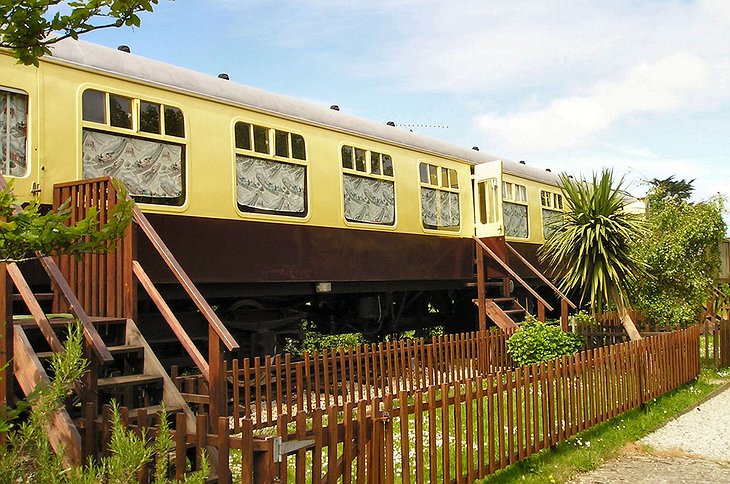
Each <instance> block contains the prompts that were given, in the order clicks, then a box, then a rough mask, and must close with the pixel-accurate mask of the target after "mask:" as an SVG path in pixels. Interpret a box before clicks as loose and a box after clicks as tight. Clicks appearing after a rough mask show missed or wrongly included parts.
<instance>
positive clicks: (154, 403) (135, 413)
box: [13, 314, 196, 462]
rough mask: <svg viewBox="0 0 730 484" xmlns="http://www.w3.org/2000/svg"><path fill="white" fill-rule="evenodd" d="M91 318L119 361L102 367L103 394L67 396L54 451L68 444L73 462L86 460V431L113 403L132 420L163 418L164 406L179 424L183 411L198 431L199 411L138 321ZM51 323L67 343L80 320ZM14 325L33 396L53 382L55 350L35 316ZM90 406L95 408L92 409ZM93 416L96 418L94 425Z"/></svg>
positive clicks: (58, 318)
mask: <svg viewBox="0 0 730 484" xmlns="http://www.w3.org/2000/svg"><path fill="white" fill-rule="evenodd" d="M90 319H91V322H92V324H93V325H94V327H95V328H96V330H97V332H98V333H99V335H100V336H101V338H102V341H103V342H104V344H105V345H106V346H107V348H108V350H109V352H110V353H111V355H112V357H113V361H112V362H111V363H109V364H108V365H105V366H104V367H103V368H102V369H101V372H100V374H99V375H98V379H97V385H96V388H97V393H96V395H95V396H94V397H93V398H92V399H91V401H88V399H87V401H85V402H84V405H83V406H82V405H81V402H82V396H81V395H78V394H76V395H74V396H73V398H69V399H67V404H66V406H65V408H64V409H62V410H61V411H60V412H59V415H58V416H57V417H56V418H55V420H54V422H53V425H52V426H51V428H50V429H49V436H50V437H51V443H52V445H53V447H54V449H59V445H63V448H64V452H65V453H66V454H67V455H68V458H69V460H70V461H72V462H79V461H81V457H82V456H83V455H84V454H88V453H89V452H88V451H85V450H83V449H82V439H81V435H82V434H83V432H84V430H85V429H88V428H89V425H90V424H91V425H92V426H93V425H95V424H96V423H97V422H96V421H97V420H101V419H102V409H103V406H104V405H107V404H110V403H111V402H112V401H115V402H116V403H117V404H118V405H119V406H122V407H126V408H127V409H128V410H129V413H128V421H129V423H135V424H136V423H138V418H139V417H140V416H143V417H144V418H145V419H146V420H148V419H151V420H155V419H159V414H160V412H161V411H162V408H163V405H164V408H165V411H166V413H167V415H168V421H169V422H175V420H176V419H175V414H176V413H178V412H183V413H184V414H185V416H186V418H185V420H186V424H187V428H188V429H193V431H194V429H195V425H196V422H195V418H194V416H193V413H192V412H191V411H190V408H189V407H188V405H187V403H185V400H184V399H183V397H182V395H181V394H180V393H179V391H178V390H177V388H176V387H175V385H174V384H173V383H172V380H171V379H170V377H169V376H168V374H167V372H166V371H165V369H164V368H163V367H162V365H161V364H160V362H159V360H158V359H157V357H156V356H155V354H154V353H153V352H152V350H151V349H150V347H149V345H148V344H147V342H146V341H145V339H144V338H143V337H142V335H141V333H140V332H139V330H138V329H137V326H136V325H135V324H134V322H133V321H132V320H128V319H123V318H103V317H92V318H90ZM48 321H49V323H50V326H51V328H52V329H53V331H54V334H55V335H56V337H57V338H58V339H59V341H64V340H65V338H66V333H67V328H68V325H69V324H74V323H75V318H74V317H73V316H72V315H70V314H68V315H55V316H53V317H49V319H48ZM13 324H14V335H15V339H14V345H13V346H14V347H13V350H14V353H15V357H16V358H15V364H14V368H13V371H14V373H15V377H16V380H17V381H18V383H19V385H20V387H21V389H22V390H23V393H24V394H25V395H29V394H30V393H31V392H32V391H33V390H34V389H35V388H36V385H37V384H38V383H39V382H40V381H46V382H48V381H49V370H50V369H51V364H50V362H51V357H52V356H53V354H54V351H52V350H51V348H50V347H49V344H48V342H47V341H46V339H45V337H44V335H43V334H42V333H41V331H40V329H39V328H38V326H37V324H36V322H35V320H34V319H33V318H32V317H26V316H16V317H14V319H13ZM89 408H91V409H93V410H92V412H91V413H89V410H88V409H89ZM89 418H93V419H94V422H91V423H90V422H89V421H88V419H89ZM148 421H149V420H148ZM145 423H147V422H145Z"/></svg>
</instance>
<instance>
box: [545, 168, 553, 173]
mask: <svg viewBox="0 0 730 484" xmlns="http://www.w3.org/2000/svg"><path fill="white" fill-rule="evenodd" d="M545 171H549V172H550V173H552V172H553V170H551V169H550V168H545Z"/></svg>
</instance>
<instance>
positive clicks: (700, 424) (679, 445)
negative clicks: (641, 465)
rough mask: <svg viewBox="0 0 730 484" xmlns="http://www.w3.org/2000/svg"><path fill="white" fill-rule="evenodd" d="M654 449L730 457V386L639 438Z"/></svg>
mask: <svg viewBox="0 0 730 484" xmlns="http://www.w3.org/2000/svg"><path fill="white" fill-rule="evenodd" d="M641 442H642V443H644V444H647V445H650V446H651V447H653V448H655V449H660V450H673V449H679V450H682V451H684V452H687V453H689V454H694V455H698V456H702V457H707V458H709V459H714V460H720V461H730V390H728V389H725V391H723V392H722V393H720V394H719V395H716V396H714V397H712V398H711V399H710V400H708V401H706V402H705V403H703V404H702V405H700V406H698V407H696V408H695V409H693V410H690V411H689V412H687V413H685V414H684V415H681V416H679V417H678V418H676V419H674V420H672V421H670V422H669V423H667V424H666V425H665V426H664V427H662V428H660V429H659V430H657V431H656V432H654V433H651V434H649V435H647V436H646V437H644V438H643V439H642V440H641Z"/></svg>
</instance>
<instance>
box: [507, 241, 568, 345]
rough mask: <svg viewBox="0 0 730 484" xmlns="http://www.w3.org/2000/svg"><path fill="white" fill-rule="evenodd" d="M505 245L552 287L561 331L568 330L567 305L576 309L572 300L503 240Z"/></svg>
mask: <svg viewBox="0 0 730 484" xmlns="http://www.w3.org/2000/svg"><path fill="white" fill-rule="evenodd" d="M505 245H506V246H507V249H509V251H510V252H511V253H512V255H514V256H515V257H517V259H518V260H519V261H520V262H522V263H523V264H524V265H525V266H526V267H527V268H528V269H530V270H531V271H532V273H533V274H535V275H536V276H537V278H538V279H540V280H541V281H542V282H543V283H544V284H545V285H546V286H547V287H549V288H550V289H552V290H553V292H554V293H555V295H556V296H558V298H559V299H560V325H561V327H562V328H563V331H568V329H569V328H568V307H571V308H572V309H573V310H574V311H575V310H576V309H578V308H577V307H576V305H575V304H573V302H572V301H571V300H570V299H568V296H566V295H565V294H563V292H562V291H560V289H558V288H557V287H556V286H555V284H553V283H552V282H551V281H550V279H548V278H547V277H545V274H543V273H542V272H540V271H539V270H537V269H536V268H535V266H533V265H532V264H531V263H530V261H528V260H527V259H525V258H524V257H523V256H522V254H520V253H519V252H517V250H516V249H515V248H514V247H512V246H511V245H510V244H509V243H508V242H505Z"/></svg>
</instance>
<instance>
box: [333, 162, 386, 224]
mask: <svg viewBox="0 0 730 484" xmlns="http://www.w3.org/2000/svg"><path fill="white" fill-rule="evenodd" d="M343 185H344V197H345V218H346V219H347V220H351V221H354V222H365V223H373V224H382V225H393V224H394V223H395V184H394V183H393V182H392V181H389V180H378V179H375V178H367V177H363V176H356V175H350V174H347V173H345V174H344V183H343Z"/></svg>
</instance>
